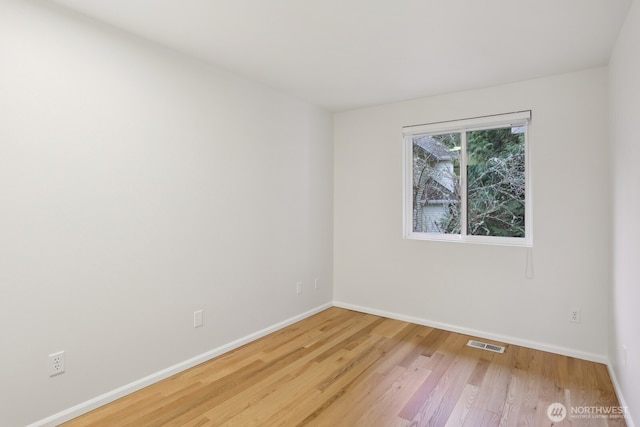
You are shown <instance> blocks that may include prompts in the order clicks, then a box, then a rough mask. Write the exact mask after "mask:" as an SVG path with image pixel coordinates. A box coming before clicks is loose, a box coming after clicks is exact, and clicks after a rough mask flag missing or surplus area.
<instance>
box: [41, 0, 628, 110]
mask: <svg viewBox="0 0 640 427" xmlns="http://www.w3.org/2000/svg"><path fill="white" fill-rule="evenodd" d="M50 1H54V2H55V3H59V4H62V5H64V6H67V7H69V8H72V9H74V10H76V11H79V12H81V13H84V14H86V15H89V16H91V17H93V18H95V19H98V20H100V21H104V22H106V23H109V24H112V25H114V26H116V27H120V28H122V29H125V30H127V31H130V32H132V33H135V34H138V35H140V36H142V37H145V38H147V39H151V40H154V41H157V42H159V43H161V44H164V45H167V46H169V47H172V48H175V49H178V50H181V51H184V52H186V53H189V54H191V55H194V56H197V57H198V58H201V59H204V60H206V61H208V62H210V63H212V64H214V65H217V66H219V67H222V68H224V69H226V70H228V71H231V72H234V73H237V74H240V75H242V76H245V77H248V78H251V79H253V80H256V81H259V82H262V83H265V84H267V85H269V86H271V87H274V88H277V89H280V90H283V91H286V92H289V93H291V94H293V95H295V96H297V97H299V98H302V99H304V100H306V101H309V102H311V103H313V104H317V105H321V106H323V107H326V108H329V109H331V110H345V109H350V108H355V107H361V106H367V105H374V104H381V103H387V102H393V101H400V100H406V99H412V98H418V97H422V96H429V95H435V94H440V93H446V92H452V91H458V90H465V89H471V88H479V87H486V86H491V85H496V84H502V83H508V82H513V81H519V80H526V79H530V78H535V77H540V76H545V75H551V74H557V73H563V72H568V71H573V70H578V69H583V68H589V67H594V66H601V65H605V64H606V63H607V62H608V59H609V56H610V53H611V49H612V47H613V45H614V42H615V39H616V37H617V34H618V31H619V29H620V27H621V26H622V23H623V20H624V17H625V14H626V12H627V10H628V8H629V5H630V4H631V1H632V0H50Z"/></svg>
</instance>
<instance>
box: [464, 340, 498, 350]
mask: <svg viewBox="0 0 640 427" xmlns="http://www.w3.org/2000/svg"><path fill="white" fill-rule="evenodd" d="M467 345H468V346H469V347H475V348H481V349H482V350H489V351H493V352H496V353H504V347H502V346H500V345H494V344H487V343H484V342H480V341H474V340H469V342H468V343H467Z"/></svg>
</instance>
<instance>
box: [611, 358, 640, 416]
mask: <svg viewBox="0 0 640 427" xmlns="http://www.w3.org/2000/svg"><path fill="white" fill-rule="evenodd" d="M607 369H608V370H609V377H611V382H612V383H613V389H614V390H615V391H616V396H618V403H620V406H622V407H623V408H629V405H627V402H626V401H625V399H624V395H623V394H622V389H621V388H620V383H619V382H618V377H617V376H616V371H615V370H614V369H613V366H611V363H610V362H609V363H607ZM624 420H625V421H626V422H627V427H635V426H636V425H635V424H634V422H633V419H631V414H630V413H629V412H628V411H626V410H625V413H624Z"/></svg>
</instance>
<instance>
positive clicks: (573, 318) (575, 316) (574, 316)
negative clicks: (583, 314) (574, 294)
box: [569, 307, 580, 323]
mask: <svg viewBox="0 0 640 427" xmlns="http://www.w3.org/2000/svg"><path fill="white" fill-rule="evenodd" d="M569 322H573V323H580V309H579V308H577V307H574V308H572V309H570V310H569Z"/></svg>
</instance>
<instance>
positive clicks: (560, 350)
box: [333, 301, 608, 365]
mask: <svg viewBox="0 0 640 427" xmlns="http://www.w3.org/2000/svg"><path fill="white" fill-rule="evenodd" d="M333 305H334V306H336V307H341V308H346V309H348V310H354V311H359V312H362V313H368V314H375V315H376V316H382V317H388V318H390V319H396V320H402V321H405V322H409V323H415V324H417V325H424V326H430V327H432V328H437V329H443V330H445V331H450V332H457V333H460V334H464V335H471V336H474V337H479V338H485V339H489V340H494V341H500V342H503V343H507V344H513V345H518V346H521V347H528V348H532V349H535V350H542V351H547V352H549V353H556V354H562V355H564V356H570V357H575V358H577V359H584V360H589V361H592V362H598V363H602V364H605V365H606V364H607V363H608V359H607V357H606V356H604V355H601V354H595V353H588V352H584V351H579V350H575V349H571V348H566V347H560V346H555V345H551V344H546V343H541V342H537V341H529V340H525V339H521V338H516V337H510V336H506V335H500V334H494V333H491V332H486V331H480V330H476V329H470V328H463V327H460V326H456V325H450V324H447V323H441V322H436V321H433V320H428V319H421V318H417V317H413V316H407V315H404V314H400V313H393V312H389V311H384V310H377V309H373V308H368V307H362V306H359V305H354V304H348V303H345V302H340V301H334V302H333Z"/></svg>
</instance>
